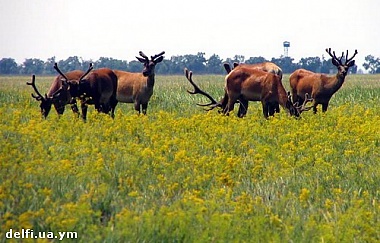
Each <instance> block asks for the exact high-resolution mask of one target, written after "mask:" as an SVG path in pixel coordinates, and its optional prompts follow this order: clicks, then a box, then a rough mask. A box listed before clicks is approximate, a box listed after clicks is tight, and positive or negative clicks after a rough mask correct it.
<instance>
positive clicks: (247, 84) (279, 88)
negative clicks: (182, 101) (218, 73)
mask: <svg viewBox="0 0 380 243" xmlns="http://www.w3.org/2000/svg"><path fill="white" fill-rule="evenodd" d="M185 76H186V78H187V80H188V81H189V82H190V84H191V85H192V86H193V87H194V91H189V90H188V92H189V93H190V94H202V95H204V96H206V97H207V98H208V99H209V100H210V101H211V102H210V103H208V104H198V105H200V106H209V107H210V108H209V109H208V110H212V109H214V108H216V107H220V108H221V109H222V112H223V113H224V114H228V113H229V112H230V111H232V110H233V109H234V105H235V103H236V102H237V101H239V102H240V103H241V105H242V106H243V107H244V108H245V110H247V109H248V102H249V101H261V103H262V107H263V115H264V117H265V118H268V116H273V115H274V111H275V110H274V109H270V108H271V107H275V106H276V104H279V105H281V106H282V107H283V108H284V109H285V110H287V111H288V112H289V114H290V115H292V116H296V117H298V116H299V115H300V113H301V112H302V111H304V110H307V108H306V107H305V103H303V104H302V106H299V107H296V106H294V105H293V104H292V103H291V101H290V96H289V95H288V94H287V93H286V91H285V88H284V86H283V85H282V83H281V80H280V77H279V76H278V75H276V74H273V73H268V72H265V71H262V70H258V69H254V68H249V66H245V65H241V66H240V65H239V66H237V67H235V68H234V69H233V70H231V72H230V73H229V74H228V75H227V76H226V78H225V82H226V84H225V88H224V90H225V93H224V97H223V98H222V99H221V101H220V102H218V101H216V100H215V99H214V98H213V97H212V96H211V95H210V94H208V93H206V92H205V91H203V90H201V89H200V88H199V86H198V85H196V84H195V83H194V81H193V79H192V72H191V71H189V70H187V69H186V68H185ZM245 114H246V111H245V112H244V113H240V112H239V114H238V116H239V117H242V116H244V115H245Z"/></svg>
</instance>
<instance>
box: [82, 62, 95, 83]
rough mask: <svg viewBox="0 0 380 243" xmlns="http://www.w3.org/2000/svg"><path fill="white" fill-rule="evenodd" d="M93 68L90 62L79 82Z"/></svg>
mask: <svg viewBox="0 0 380 243" xmlns="http://www.w3.org/2000/svg"><path fill="white" fill-rule="evenodd" d="M93 68H94V67H93V66H92V62H90V66H89V67H88V70H87V71H86V72H85V73H84V74H83V75H82V76H81V77H80V79H79V81H81V80H82V79H83V78H84V77H85V76H86V75H87V74H88V73H89V72H91V70H92V69H93Z"/></svg>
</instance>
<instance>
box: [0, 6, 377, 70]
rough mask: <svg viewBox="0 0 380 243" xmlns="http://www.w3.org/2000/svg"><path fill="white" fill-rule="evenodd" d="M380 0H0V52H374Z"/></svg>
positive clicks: (87, 55) (126, 56)
mask: <svg viewBox="0 0 380 243" xmlns="http://www.w3.org/2000/svg"><path fill="white" fill-rule="evenodd" d="M379 10H380V1H379V0H318V1H308V0H260V1H256V0H249V1H248V0H237V1H232V0H229V1H225V0H219V1H214V0H191V1H181V0H143V1H141V0H135V1H131V0H107V1H105V0H92V1H90V0H54V1H53V0H50V1H49V0H0V33H1V35H0V58H3V57H11V58H14V59H15V60H16V62H18V63H22V62H23V61H24V60H25V58H32V57H35V58H39V59H42V60H44V61H46V60H47V58H49V57H52V56H55V57H56V59H57V60H61V59H66V58H68V57H70V56H78V57H82V58H83V59H85V60H90V59H92V60H97V59H98V58H99V57H102V56H103V57H112V58H116V59H121V60H127V61H131V60H134V59H135V56H136V55H137V54H138V51H140V50H142V51H143V52H145V54H147V55H153V54H156V53H159V52H161V51H163V50H164V51H166V55H165V56H166V57H171V56H173V55H184V54H196V53H197V52H200V51H201V52H205V53H206V57H209V56H211V55H212V54H217V55H219V56H220V57H221V58H222V59H226V58H228V57H233V56H234V55H236V54H238V55H244V56H245V58H246V59H248V58H249V57H256V56H263V57H265V58H267V59H271V58H272V57H280V55H282V54H283V53H284V48H283V41H290V45H291V46H290V48H289V56H291V57H293V58H294V59H295V61H298V60H299V59H300V58H301V57H315V56H319V57H321V56H322V55H325V57H326V53H325V48H327V47H331V48H332V49H333V50H335V51H336V52H337V53H341V52H342V51H345V50H347V49H348V50H349V53H350V54H353V52H354V50H355V49H357V50H358V52H359V54H358V55H357V57H356V61H357V64H358V65H359V68H362V67H361V64H362V63H363V62H364V57H365V56H367V55H370V54H371V55H374V56H375V57H380V18H379V16H378V15H379Z"/></svg>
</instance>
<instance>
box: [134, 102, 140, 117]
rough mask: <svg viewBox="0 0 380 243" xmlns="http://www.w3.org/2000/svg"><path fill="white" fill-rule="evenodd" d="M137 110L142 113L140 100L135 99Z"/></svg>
mask: <svg viewBox="0 0 380 243" xmlns="http://www.w3.org/2000/svg"><path fill="white" fill-rule="evenodd" d="M135 110H136V111H138V112H139V114H140V113H141V109H140V102H138V101H135Z"/></svg>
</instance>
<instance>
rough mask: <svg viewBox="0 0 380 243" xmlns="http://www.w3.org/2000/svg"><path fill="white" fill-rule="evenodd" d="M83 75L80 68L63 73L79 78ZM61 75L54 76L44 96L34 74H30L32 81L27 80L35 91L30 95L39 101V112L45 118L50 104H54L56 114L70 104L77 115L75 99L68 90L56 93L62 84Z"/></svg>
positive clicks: (69, 76) (68, 76) (61, 112)
mask: <svg viewBox="0 0 380 243" xmlns="http://www.w3.org/2000/svg"><path fill="white" fill-rule="evenodd" d="M82 75H83V71H80V70H74V71H71V72H68V73H65V76H66V77H67V78H69V79H70V80H72V79H79V78H80V77H81V76H82ZM62 79H63V77H62V75H58V76H56V77H55V79H54V81H53V82H52V83H51V85H50V89H49V91H48V93H47V94H45V96H42V95H41V93H40V92H39V91H38V89H37V87H36V83H35V75H32V81H31V82H27V83H26V84H27V85H31V86H32V87H33V89H34V91H35V92H36V94H37V95H35V94H32V97H33V98H35V99H36V100H37V101H40V102H41V104H40V108H41V114H42V115H43V117H44V118H46V117H47V116H48V115H49V112H50V110H51V105H54V108H55V110H56V111H57V113H58V115H62V114H63V112H64V111H65V106H66V105H67V104H71V109H72V110H73V112H74V113H75V114H78V115H79V111H78V107H77V104H76V101H75V99H72V98H71V96H70V93H69V92H66V93H62V94H60V95H57V94H58V92H60V90H61V87H62V85H63V82H62Z"/></svg>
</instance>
